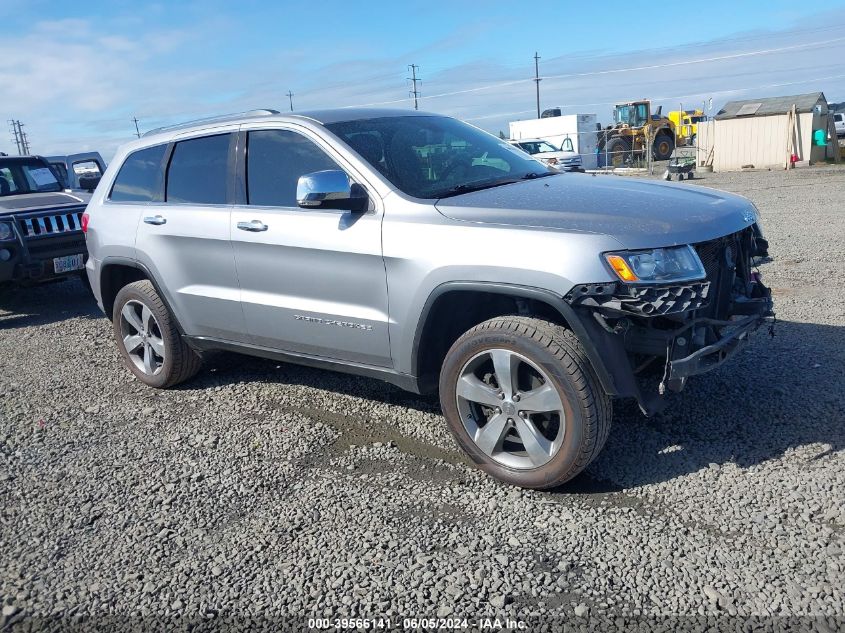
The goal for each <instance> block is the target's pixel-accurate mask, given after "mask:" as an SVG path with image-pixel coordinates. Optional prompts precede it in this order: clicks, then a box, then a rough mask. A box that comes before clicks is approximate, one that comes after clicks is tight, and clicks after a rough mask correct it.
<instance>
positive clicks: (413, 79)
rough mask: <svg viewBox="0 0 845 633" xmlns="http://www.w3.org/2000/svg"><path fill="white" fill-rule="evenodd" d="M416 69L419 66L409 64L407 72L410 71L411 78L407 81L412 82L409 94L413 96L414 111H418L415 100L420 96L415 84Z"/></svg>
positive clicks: (416, 80)
mask: <svg viewBox="0 0 845 633" xmlns="http://www.w3.org/2000/svg"><path fill="white" fill-rule="evenodd" d="M417 69H419V66H417V65H416V64H411V65H410V66H408V70H410V71H411V76H410V77H407V79H408V81H410V82H412V84H411V85H412V86H413V88H412V89H411V91H410V92H409V94H412V95H414V110H419V109H420V107H419V103H417V98H418V97H419V96H420V92H419V90H417V82H418V81H419V79H417Z"/></svg>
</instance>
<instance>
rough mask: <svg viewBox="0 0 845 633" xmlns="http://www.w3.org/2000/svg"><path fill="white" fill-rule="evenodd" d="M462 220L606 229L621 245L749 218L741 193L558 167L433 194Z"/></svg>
mask: <svg viewBox="0 0 845 633" xmlns="http://www.w3.org/2000/svg"><path fill="white" fill-rule="evenodd" d="M436 206H437V209H438V210H439V211H440V213H442V214H443V215H445V216H446V217H449V218H452V219H454V220H460V221H464V222H479V223H484V224H498V225H506V226H519V227H531V228H540V229H551V230H558V231H566V232H586V233H599V234H603V235H609V236H611V237H613V238H614V239H616V240H617V241H618V242H620V243H621V244H622V245H623V246H624V247H625V248H649V247H657V246H672V245H675V244H691V243H695V242H703V241H706V240H711V239H715V238H717V237H721V236H723V235H729V234H731V233H734V232H736V231H740V230H742V229H743V228H745V227H747V226H749V225H751V224H752V223H753V222H754V221H755V219H756V215H755V213H756V211H755V209H754V206H753V205H752V204H751V202H750V201H748V200H747V199H745V198H742V197H741V196H736V195H733V194H728V193H722V192H718V191H714V190H712V189H706V188H704V187H696V186H693V185H686V184H680V183H679V184H670V183H661V182H654V181H649V180H643V179H636V178H631V177H619V176H596V175H590V174H561V175H556V176H550V177H546V178H538V179H537V180H527V181H524V182H519V183H514V184H511V185H504V186H501V187H494V188H493V189H484V190H482V191H476V192H472V193H467V194H463V195H460V196H455V197H452V198H445V199H441V200H438V201H437V204H436Z"/></svg>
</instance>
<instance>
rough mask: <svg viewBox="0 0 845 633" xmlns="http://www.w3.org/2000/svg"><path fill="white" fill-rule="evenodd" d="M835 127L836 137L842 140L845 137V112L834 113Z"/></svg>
mask: <svg viewBox="0 0 845 633" xmlns="http://www.w3.org/2000/svg"><path fill="white" fill-rule="evenodd" d="M833 125H834V127H835V128H836V136H838V137H840V138H842V137H843V136H845V112H835V113H834V115H833Z"/></svg>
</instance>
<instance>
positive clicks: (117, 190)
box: [109, 145, 167, 202]
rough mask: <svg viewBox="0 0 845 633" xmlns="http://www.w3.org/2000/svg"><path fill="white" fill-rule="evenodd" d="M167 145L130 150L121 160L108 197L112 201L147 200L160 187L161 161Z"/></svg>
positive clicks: (150, 198) (154, 194) (153, 196)
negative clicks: (123, 159)
mask: <svg viewBox="0 0 845 633" xmlns="http://www.w3.org/2000/svg"><path fill="white" fill-rule="evenodd" d="M166 149H167V145H155V146H153V147H147V148H145V149H139V150H138V151H136V152H132V153H131V154H129V156H127V158H126V160H125V161H123V165H121V167H120V171H119V172H118V174H117V178H115V179H114V185H113V186H112V189H111V195H110V196H109V198H110V199H111V200H112V201H114V202H149V201H150V200H152V199H153V198H155V197H156V194H157V193H158V190H159V187H160V182H161V180H160V178H161V162H162V159H163V158H164V151H165V150H166Z"/></svg>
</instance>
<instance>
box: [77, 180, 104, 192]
mask: <svg viewBox="0 0 845 633" xmlns="http://www.w3.org/2000/svg"><path fill="white" fill-rule="evenodd" d="M98 184H100V176H80V177H79V188H80V189H87V190H88V191H94V189H96V188H97V185H98Z"/></svg>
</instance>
